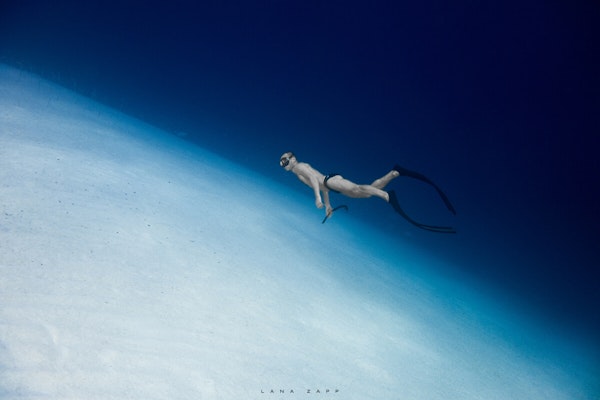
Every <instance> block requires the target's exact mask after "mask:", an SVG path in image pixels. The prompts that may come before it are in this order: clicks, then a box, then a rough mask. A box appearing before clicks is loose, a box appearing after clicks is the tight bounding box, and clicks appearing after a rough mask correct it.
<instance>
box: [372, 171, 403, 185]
mask: <svg viewBox="0 0 600 400" xmlns="http://www.w3.org/2000/svg"><path fill="white" fill-rule="evenodd" d="M399 176H400V172H398V171H396V170H395V169H393V170H391V171H390V172H388V173H387V174H385V175H384V176H382V177H381V178H379V179H375V180H374V181H373V183H371V186H373V187H375V188H377V189H383V188H384V187H386V186H387V184H388V183H390V181H391V180H392V179H394V178H397V177H399Z"/></svg>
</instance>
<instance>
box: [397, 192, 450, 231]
mask: <svg viewBox="0 0 600 400" xmlns="http://www.w3.org/2000/svg"><path fill="white" fill-rule="evenodd" d="M388 194H389V196H390V205H391V206H392V207H393V208H394V210H395V211H396V212H397V213H398V214H400V215H401V216H402V217H403V218H404V219H406V220H407V221H408V222H410V223H411V224H413V225H415V226H417V227H419V228H421V229H425V230H427V231H431V232H438V233H456V230H454V228H452V227H451V226H435V225H425V224H421V223H419V222H417V221H415V220H414V219H412V218H411V217H409V216H408V215H407V214H406V213H405V212H404V210H403V209H402V207H400V203H398V198H397V197H396V193H395V192H394V191H393V190H390V191H389V192H388Z"/></svg>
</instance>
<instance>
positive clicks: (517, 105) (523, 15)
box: [0, 0, 600, 338]
mask: <svg viewBox="0 0 600 400" xmlns="http://www.w3.org/2000/svg"><path fill="white" fill-rule="evenodd" d="M103 3H104V2H99V1H88V2H80V1H57V2H45V1H8V2H7V1H5V2H3V3H2V6H0V61H3V62H7V63H9V64H11V65H13V66H17V67H21V68H24V69H26V70H29V71H32V72H35V73H38V74H41V75H42V76H44V77H45V78H49V79H51V80H53V81H55V82H57V83H60V84H62V85H64V86H67V87H69V88H71V89H75V90H76V91H78V92H80V93H82V94H84V95H86V96H89V97H92V98H94V99H96V100H98V101H100V102H103V103H105V104H108V105H110V106H112V107H115V108H117V109H119V110H121V111H123V112H125V113H127V114H130V115H133V116H136V117H138V118H140V119H142V120H144V121H146V122H149V123H151V124H154V125H156V126H158V127H161V128H164V129H166V130H168V131H170V132H173V134H179V135H184V136H185V138H186V139H188V140H190V141H191V142H194V143H196V144H198V145H201V146H203V147H207V148H209V149H211V150H213V151H215V152H217V153H219V154H221V155H223V156H225V157H227V158H230V159H233V160H235V161H237V162H239V163H241V164H243V165H245V166H247V167H249V168H252V169H254V170H257V171H259V172H261V173H263V174H265V175H267V176H268V177H270V178H272V179H274V180H277V181H280V182H283V183H285V184H286V185H287V187H289V190H290V191H293V192H294V193H296V194H297V195H299V196H306V197H307V204H308V205H312V199H311V197H310V190H309V189H308V188H306V187H304V186H303V185H301V184H300V183H299V182H298V181H297V180H296V178H295V177H293V176H292V175H289V174H286V173H284V172H283V171H281V170H280V168H279V166H278V160H279V156H280V154H281V153H283V152H284V151H288V150H293V151H294V152H295V153H296V154H297V155H298V158H299V159H301V160H303V161H306V162H309V163H311V164H312V165H313V166H315V167H317V168H318V169H320V170H321V171H322V172H325V173H327V172H339V173H342V174H344V175H345V176H346V177H348V178H350V179H352V180H355V181H357V182H370V181H371V180H373V179H375V178H377V177H379V176H381V175H383V174H384V173H385V172H387V171H388V170H389V169H390V168H391V166H392V165H393V164H394V163H399V164H401V165H403V166H405V167H407V168H409V169H413V170H417V171H419V172H422V173H423V174H425V175H427V176H429V177H430V178H431V179H433V180H434V181H436V182H437V183H438V184H439V185H440V186H441V187H442V188H443V189H444V190H445V191H446V192H447V194H448V195H449V197H450V198H451V200H452V201H453V203H454V205H455V207H456V208H457V210H458V216H456V217H453V216H451V215H449V213H448V212H447V211H446V210H445V209H444V207H443V204H442V203H441V201H440V200H439V199H438V198H437V197H436V194H435V192H433V191H431V190H430V189H429V188H427V187H425V186H419V185H416V184H415V182H407V180H406V179H400V180H397V181H395V182H394V183H393V184H392V185H391V188H394V189H395V190H396V191H397V192H398V193H399V196H400V198H401V201H402V203H403V205H405V207H406V209H407V211H409V213H410V214H411V215H413V216H414V217H415V219H418V220H420V221H422V222H424V223H429V224H452V225H453V226H455V227H456V228H457V229H458V231H459V233H458V234H457V235H436V234H433V233H429V232H424V231H418V230H417V229H416V228H414V227H412V226H411V225H408V224H407V223H406V222H405V221H404V220H402V219H401V218H399V217H398V216H397V215H396V214H394V213H393V212H392V210H391V208H389V207H388V206H387V205H386V204H384V203H381V202H380V201H379V200H375V199H369V200H347V199H342V198H340V197H334V202H335V203H336V204H342V203H345V204H348V205H349V206H350V212H351V213H352V215H354V216H357V217H359V218H363V219H365V220H369V221H372V223H373V224H374V225H375V226H377V227H378V228H380V229H382V230H384V231H386V232H389V234H390V235H397V236H398V240H407V241H410V242H412V243H414V246H416V247H419V248H421V249H423V250H424V251H427V252H430V253H431V254H434V255H435V256H437V257H439V258H440V259H443V260H445V261H447V263H448V270H445V271H440V273H442V274H445V275H450V276H457V277H460V278H461V279H462V278H463V277H464V279H470V280H473V282H474V284H477V283H479V282H480V283H481V284H482V286H483V285H491V287H494V288H495V290H497V291H498V293H501V294H502V296H506V298H507V299H510V300H511V301H518V302H520V303H521V304H523V307H524V308H525V309H531V310H532V312H533V313H534V314H533V315H537V314H539V315H540V316H541V317H542V318H547V319H548V320H549V321H551V322H552V323H554V324H557V325H560V326H571V327H573V328H572V329H573V331H574V332H576V333H581V334H582V335H585V336H588V337H590V338H593V337H594V336H598V335H599V334H600V314H599V313H598V312H597V309H598V306H599V305H600V294H599V292H600V291H599V290H598V279H597V277H598V275H599V268H600V250H599V246H598V245H597V243H598V242H600V241H599V235H598V233H597V227H598V226H600V210H598V208H599V207H598V204H600V193H599V192H600V187H599V186H600V185H599V183H600V166H599V162H598V156H597V154H598V150H600V149H599V146H598V134H599V132H600V112H598V110H600V78H599V75H598V73H597V71H598V70H600V69H599V68H600V62H599V61H600V60H599V57H600V56H599V54H600V53H599V52H598V49H599V48H600V47H599V45H600V40H599V39H598V38H599V37H600V35H598V33H599V32H598V28H597V23H596V22H597V21H598V20H599V19H598V18H599V17H600V6H599V5H597V4H594V2H591V1H577V2H569V4H562V3H564V2H539V1H534V0H524V1H523V0H519V1H517V0H509V1H506V2H501V3H502V4H496V3H493V4H492V3H489V4H478V3H477V2H475V3H473V2H464V3H462V4H457V3H451V2H444V1H437V0H426V1H422V2H416V3H418V4H413V3H414V2H406V4H403V3H401V2H397V1H381V2H376V3H374V4H370V5H368V6H367V5H366V4H367V3H364V2H353V1H350V2H348V1H343V2H342V1H328V2H325V1H323V2H320V1H302V2H280V1H256V2H228V1H207V2H200V3H201V4H194V5H191V3H193V2H169V4H166V3H167V2H164V3H165V4H162V3H161V4H154V5H152V6H148V5H147V4H148V3H144V2H137V3H134V2H126V4H116V3H118V2H115V4H114V5H103ZM239 3H243V5H242V4H239ZM273 201H284V200H283V199H273ZM321 217H322V212H321V211H320V210H316V209H315V223H320V220H321ZM339 217H340V218H343V216H339ZM283 223H285V221H283ZM328 223H335V220H332V221H331V222H328Z"/></svg>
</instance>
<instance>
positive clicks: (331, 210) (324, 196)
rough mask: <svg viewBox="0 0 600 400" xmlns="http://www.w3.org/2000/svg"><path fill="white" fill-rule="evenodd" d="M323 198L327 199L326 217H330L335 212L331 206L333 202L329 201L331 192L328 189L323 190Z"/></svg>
mask: <svg viewBox="0 0 600 400" xmlns="http://www.w3.org/2000/svg"><path fill="white" fill-rule="evenodd" d="M323 200H325V217H327V218H329V217H330V216H331V213H332V212H333V208H331V203H329V192H328V191H327V190H325V191H323Z"/></svg>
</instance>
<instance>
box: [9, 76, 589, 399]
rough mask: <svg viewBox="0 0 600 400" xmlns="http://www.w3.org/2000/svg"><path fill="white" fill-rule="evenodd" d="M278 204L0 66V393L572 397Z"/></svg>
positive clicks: (411, 285) (226, 170)
mask: <svg viewBox="0 0 600 400" xmlns="http://www.w3.org/2000/svg"><path fill="white" fill-rule="evenodd" d="M292 196H293V195H290V194H287V195H286V194H285V193H284V192H283V190H282V189H281V188H279V187H277V185H276V184H274V183H272V182H270V181H268V180H267V179H266V178H264V177H261V176H258V175H256V174H253V173H251V172H250V171H247V170H244V169H242V168H241V167H239V166H237V165H234V164H232V163H230V162H227V161H225V160H223V159H221V158H219V157H217V156H216V155H213V154H211V153H209V152H207V151H204V150H202V149H200V148H197V147H193V146H192V145H191V144H189V143H186V142H184V141H182V140H181V139H179V138H177V137H175V136H170V135H167V134H164V133H162V132H160V131H158V130H156V129H153V128H152V127H149V126H147V125H145V124H143V123H141V122H139V121H136V120H133V119H129V118H128V117H126V116H123V115H121V114H119V113H117V112H115V111H113V110H110V109H107V108H105V107H103V106H100V105H98V104H95V103H94V102H92V101H90V100H87V99H85V98H82V97H79V96H77V95H74V94H72V93H70V92H68V91H66V90H64V89H61V88H59V87H57V86H55V85H52V84H50V83H47V82H45V81H43V80H41V79H39V78H37V77H34V76H31V75H28V74H26V73H23V72H21V71H18V70H15V69H12V68H10V67H7V66H4V65H2V66H0V397H2V398H7V399H12V398H14V399H30V398H31V399H33V398H48V399H61V400H62V399H90V400H91V399H265V398H268V399H273V398H309V397H310V396H313V397H314V396H315V395H316V392H315V391H316V390H317V389H319V390H320V391H321V393H320V394H321V395H322V397H327V398H336V399H344V400H346V399H382V398H401V399H507V398H527V399H549V398H552V399H573V398H581V399H584V398H588V395H589V394H590V390H591V389H590V386H589V385H590V381H589V379H588V378H582V379H581V380H578V379H579V378H578V377H581V376H584V377H585V376H587V371H583V373H580V372H581V371H575V372H573V371H572V369H570V370H569V369H567V368H566V367H565V368H564V369H562V368H561V365H560V364H557V362H555V361H553V360H539V359H536V358H535V357H533V356H532V355H531V354H527V353H519V351H518V349H516V348H515V347H511V346H510V344H509V343H508V342H507V341H506V339H505V338H504V337H503V335H502V334H500V333H495V332H493V331H491V332H490V329H491V328H490V327H487V328H486V327H482V326H480V325H479V323H478V322H477V321H478V318H479V317H477V316H475V315H469V313H468V312H466V311H465V312H464V313H460V312H457V313H456V314H449V311H448V310H452V309H454V310H458V309H459V307H458V306H456V305H455V306H450V307H449V306H448V305H447V304H446V305H444V304H445V303H448V302H450V303H452V301H453V300H452V299H450V300H448V299H440V298H439V293H438V295H437V296H436V293H435V292H434V291H433V289H432V288H431V287H433V286H435V285H433V284H432V285H433V286H431V287H430V286H428V285H422V284H421V283H420V282H422V280H423V279H425V278H423V277H422V278H421V280H414V279H412V273H408V272H406V273H403V268H405V269H406V271H408V270H411V271H414V270H415V268H414V266H415V265H418V264H419V263H420V262H422V259H420V258H419V256H418V255H415V254H412V253H411V250H410V249H408V248H406V247H403V245H402V244H401V243H400V244H397V245H395V246H394V247H395V249H394V250H392V249H391V246H388V245H386V244H385V243H383V244H382V243H381V242H379V243H378V239H381V238H380V236H378V234H377V233H376V232H365V231H364V229H366V228H365V226H362V225H360V224H359V223H357V222H355V221H352V220H351V219H350V218H346V219H345V220H346V221H345V222H344V221H342V220H341V219H337V220H336V223H328V224H325V225H321V224H320V223H319V222H320V221H319V216H320V214H318V215H316V216H315V213H314V210H313V209H312V208H311V207H314V206H313V205H312V203H311V202H310V201H309V202H308V204H307V202H306V198H302V199H300V200H296V199H294V198H293V197H292ZM357 229H362V230H363V231H362V233H360V234H356V233H353V232H356V230H357ZM386 246H388V247H389V248H388V247H386ZM382 249H383V250H385V249H387V253H385V252H382ZM399 257H401V258H399ZM424 276H425V275H424ZM453 307H454V308H453ZM517 335H518V333H517ZM571 367H572V365H571ZM271 389H274V390H275V391H276V392H277V395H272V394H269V391H270V390H271ZM280 389H284V390H286V393H284V394H280V393H279V390H280ZM290 389H293V390H294V393H289V390H290ZM307 389H312V393H311V394H310V395H309V394H307V393H306V390H307ZM326 390H330V392H329V393H325V391H326ZM335 390H339V392H337V393H336V392H335ZM262 392H266V393H262ZM292 396H293V397H292Z"/></svg>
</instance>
